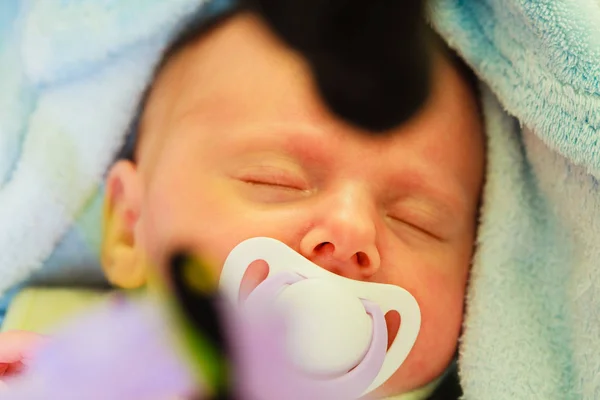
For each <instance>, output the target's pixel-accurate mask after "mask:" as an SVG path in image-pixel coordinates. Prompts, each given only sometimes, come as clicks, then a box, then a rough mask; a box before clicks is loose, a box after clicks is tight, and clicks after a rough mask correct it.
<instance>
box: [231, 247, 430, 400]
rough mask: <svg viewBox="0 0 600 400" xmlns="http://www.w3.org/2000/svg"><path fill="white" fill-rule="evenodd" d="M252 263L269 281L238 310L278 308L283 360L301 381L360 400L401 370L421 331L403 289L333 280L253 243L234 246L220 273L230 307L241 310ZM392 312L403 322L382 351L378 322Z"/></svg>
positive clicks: (285, 253) (294, 256)
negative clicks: (283, 329) (262, 265)
mask: <svg viewBox="0 0 600 400" xmlns="http://www.w3.org/2000/svg"><path fill="white" fill-rule="evenodd" d="M256 260H264V262H266V263H267V264H268V269H269V272H268V276H267V278H266V279H265V280H264V281H263V282H262V283H261V284H260V285H258V287H256V289H254V291H253V292H252V293H251V294H250V295H249V296H248V298H247V299H246V301H242V303H243V306H244V307H247V308H248V309H253V310H260V309H261V306H260V305H261V304H262V305H265V304H274V305H277V304H279V306H281V307H283V309H284V316H285V315H288V316H289V318H288V321H286V322H287V323H289V324H290V328H291V329H289V330H288V331H287V332H288V333H287V335H289V337H288V338H286V341H287V343H288V344H289V351H288V354H290V356H291V358H292V361H293V362H294V364H296V366H297V367H299V369H300V370H301V371H304V374H305V375H306V377H307V379H308V378H309V377H310V379H314V380H315V384H318V385H325V386H327V385H329V386H336V390H341V391H344V390H345V389H343V388H348V390H349V391H350V392H352V390H354V391H359V392H360V395H364V394H367V393H369V392H371V391H373V390H374V389H375V388H377V387H379V386H380V385H382V384H383V383H384V382H385V381H386V380H387V379H388V378H390V376H392V374H393V373H394V372H395V371H396V370H398V368H399V367H400V366H401V365H402V363H404V361H405V360H406V357H407V356H408V354H409V353H410V351H411V349H412V347H413V345H414V343H415V341H416V339H417V335H418V333H419V330H420V326H421V312H420V309H419V305H418V303H417V301H416V299H415V298H414V297H413V296H412V295H411V294H410V293H409V292H408V291H407V290H406V289H403V288H402V287H399V286H395V285H389V284H381V283H373V282H361V281H355V280H352V279H348V278H345V277H342V276H339V275H336V274H334V273H332V272H330V271H327V270H325V269H323V268H321V267H319V266H318V265H316V264H314V263H313V262H311V261H310V260H308V259H306V258H305V257H303V256H302V255H301V254H299V253H297V252H296V251H294V250H293V249H291V248H290V247H288V246H286V245H285V244H284V243H281V242H279V241H277V240H275V239H271V238H265V237H257V238H252V239H248V240H245V241H243V242H242V243H240V244H239V245H237V246H236V247H235V248H234V249H233V250H232V251H231V253H230V254H229V256H228V257H227V260H226V261H225V265H224V266H223V270H222V272H221V279H220V289H221V290H222V292H223V293H224V294H225V296H226V297H227V298H229V299H230V300H232V301H233V303H235V304H239V305H240V306H242V304H240V303H239V300H240V287H241V284H242V280H243V276H244V273H245V271H246V270H247V269H248V266H249V265H250V264H252V263H253V262H255V261H256ZM267 308H268V307H267ZM390 311H393V312H397V313H398V314H399V315H400V319H401V320H402V323H401V324H400V328H399V330H398V332H397V334H396V337H395V339H394V340H393V341H392V343H391V344H390V345H389V348H387V345H388V343H387V340H388V338H387V335H388V329H387V326H386V323H385V318H384V315H385V314H386V313H388V312H390ZM373 321H380V322H376V323H374V322H373ZM325 386H323V387H325ZM332 393H337V392H335V391H334V392H332ZM352 393H354V392H352ZM360 395H359V394H357V398H358V397H360Z"/></svg>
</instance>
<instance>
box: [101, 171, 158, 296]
mask: <svg viewBox="0 0 600 400" xmlns="http://www.w3.org/2000/svg"><path fill="white" fill-rule="evenodd" d="M141 198H142V183H141V181H140V176H139V174H138V171H137V169H136V167H135V165H134V164H133V163H132V162H130V161H118V162H117V163H116V164H115V165H114V166H113V167H112V168H111V170H110V172H109V174H108V178H107V180H106V195H105V198H104V212H103V218H102V248H101V262H102V267H103V269H104V273H105V274H106V277H107V278H108V280H109V281H110V282H111V283H113V284H115V285H117V286H120V287H122V288H127V289H132V288H138V287H140V286H143V285H144V284H145V283H146V279H147V269H146V264H145V257H143V254H142V249H141V247H140V245H139V238H138V241H136V235H135V231H136V230H135V226H136V224H137V222H138V219H139V216H140V209H141Z"/></svg>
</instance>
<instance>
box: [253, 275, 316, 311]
mask: <svg viewBox="0 0 600 400" xmlns="http://www.w3.org/2000/svg"><path fill="white" fill-rule="evenodd" d="M303 279H304V277H302V276H300V275H298V274H297V273H295V272H292V271H282V272H278V273H276V274H274V275H272V276H270V277H268V278H267V279H265V280H264V281H262V282H261V283H260V284H259V285H258V286H257V287H256V288H255V289H254V290H253V291H252V292H251V293H250V294H249V295H248V297H247V298H246V300H245V301H244V302H243V306H244V307H247V308H249V309H253V310H255V309H257V308H256V307H257V306H260V305H264V304H268V303H267V302H268V301H269V300H272V299H275V297H276V296H277V292H280V291H281V290H282V289H283V287H284V286H288V285H292V284H294V283H296V282H299V281H301V280H303Z"/></svg>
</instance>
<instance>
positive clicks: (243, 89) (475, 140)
mask: <svg viewBox="0 0 600 400" xmlns="http://www.w3.org/2000/svg"><path fill="white" fill-rule="evenodd" d="M434 78H435V79H434V80H435V82H434V87H433V93H432V96H431V98H430V100H429V102H428V104H427V105H426V107H425V108H424V109H423V111H422V112H421V113H420V114H419V115H418V116H416V117H415V118H413V119H412V120H411V121H410V122H409V123H407V124H405V125H403V126H401V127H399V128H397V129H395V130H394V131H393V132H390V133H389V134H388V135H386V136H384V137H376V136H370V135H369V134H367V133H366V132H361V131H359V130H357V129H356V128H354V127H351V126H348V125H346V124H344V123H343V122H342V121H340V120H338V119H336V118H335V117H333V116H332V115H331V114H330V113H329V112H328V111H327V109H326V108H325V107H324V105H323V104H322V102H321V101H320V99H319V98H318V95H317V93H316V91H315V88H314V86H313V83H312V81H311V78H310V75H309V72H308V69H307V68H306V65H305V64H304V63H303V61H302V60H301V59H299V58H298V56H297V55H295V54H293V53H292V52H290V51H289V50H287V49H286V48H285V47H284V46H283V45H282V44H281V43H279V42H278V41H277V39H275V38H274V37H273V36H272V35H271V33H269V31H268V30H267V29H266V28H265V27H264V26H263V25H261V24H260V23H259V22H258V20H256V19H254V18H253V17H250V16H238V17H235V18H234V19H232V20H230V21H229V22H227V23H226V24H224V25H223V26H222V27H219V28H218V29H217V30H216V31H215V32H213V33H211V34H210V36H208V37H206V38H204V39H202V40H201V41H199V42H198V43H196V44H194V45H192V46H191V47H189V48H188V49H186V50H185V51H183V52H182V53H181V54H179V55H178V56H177V57H175V58H174V59H173V60H171V62H169V64H167V66H166V68H165V69H164V70H163V72H162V73H161V74H160V76H159V78H158V80H157V82H156V85H155V87H154V90H153V94H152V96H151V98H150V102H149V104H148V107H147V109H146V112H145V114H144V117H143V123H142V130H143V132H144V133H143V138H142V140H141V143H140V146H139V148H138V150H139V152H138V160H139V162H138V164H137V165H136V166H135V167H133V166H131V165H129V166H124V165H123V162H122V163H121V165H117V166H116V167H115V168H114V170H113V172H112V174H111V177H110V179H109V193H113V194H112V195H110V194H109V196H112V200H110V201H113V202H116V203H123V204H121V205H120V206H117V207H115V209H117V210H121V211H119V212H122V213H123V215H124V218H125V219H126V220H127V221H129V222H128V223H127V224H126V225H127V226H130V227H131V232H132V237H131V240H129V244H130V245H131V246H132V247H134V248H136V249H139V250H140V251H143V252H144V253H145V254H146V256H145V257H147V259H148V260H149V264H150V265H155V266H158V267H159V268H164V267H162V266H164V265H165V264H166V261H167V259H168V257H169V255H170V254H171V253H172V252H173V251H174V250H176V249H180V248H186V249H192V250H195V251H198V252H201V253H202V254H205V255H207V256H208V258H209V259H211V260H213V261H215V262H216V263H215V264H214V265H215V267H216V268H219V269H220V268H221V266H222V264H223V262H224V260H225V258H226V257H227V255H228V254H229V252H230V251H231V250H232V249H233V248H234V247H235V246H236V245H237V244H238V243H240V242H242V241H243V240H245V239H248V238H251V237H256V236H268V237H272V238H275V239H278V240H280V241H282V242H284V243H286V244H287V245H288V246H290V247H292V248H293V249H295V250H296V251H297V252H299V253H300V254H302V255H303V256H305V257H307V258H308V259H310V260H311V261H313V262H315V263H316V264H318V265H319V266H321V267H323V268H326V269H328V270H330V271H332V272H335V273H337V274H339V275H342V276H345V277H348V278H352V279H357V280H364V281H369V282H379V283H388V284H393V285H398V286H401V287H403V288H405V289H407V290H408V291H409V292H410V293H412V294H413V296H414V297H415V298H416V300H417V302H418V303H419V305H420V307H421V312H422V327H421V331H420V334H419V336H418V338H417V341H416V343H415V346H414V348H413V350H412V352H411V353H410V355H409V357H408V359H407V360H406V362H405V363H404V364H403V366H402V367H401V368H400V370H399V371H398V372H397V373H396V374H395V375H394V376H393V377H392V378H391V379H390V381H388V383H387V384H386V386H385V388H384V389H385V392H386V393H388V394H390V393H393V394H395V393H401V392H404V391H407V390H411V389H415V388H417V387H420V386H422V385H424V384H426V383H428V382H430V381H432V380H433V379H434V378H436V377H437V376H439V375H440V374H441V373H442V372H443V371H444V369H445V368H446V367H447V366H448V364H449V362H450V361H451V359H452V357H453V355H454V352H455V350H456V344H457V339H458V336H459V331H460V328H461V319H462V315H463V297H464V293H465V285H466V281H467V275H468V269H469V265H470V262H471V256H472V253H473V245H474V239H475V233H476V218H477V211H478V199H479V192H480V189H481V185H482V179H483V169H484V162H483V153H484V151H483V138H482V133H481V129H482V128H481V126H480V121H479V117H478V111H477V105H476V100H475V99H474V97H473V94H472V93H471V92H470V90H469V88H468V86H467V84H466V83H465V82H464V81H463V80H462V79H461V77H460V76H459V75H458V73H457V71H455V70H454V69H453V67H451V66H450V64H449V62H448V61H447V60H445V59H444V58H442V57H441V56H440V57H438V59H437V60H436V64H435V76H434ZM111 187H118V188H119V189H118V190H112V189H111ZM114 193H117V194H114ZM118 193H121V194H118ZM123 193H126V194H123ZM116 257H117V256H116ZM216 272H217V273H218V271H216Z"/></svg>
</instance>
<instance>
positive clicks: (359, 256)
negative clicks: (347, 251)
mask: <svg viewBox="0 0 600 400" xmlns="http://www.w3.org/2000/svg"><path fill="white" fill-rule="evenodd" d="M356 262H357V264H358V266H359V267H368V266H369V265H371V261H370V260H369V256H367V255H366V254H365V253H364V252H362V251H359V252H358V253H356Z"/></svg>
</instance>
